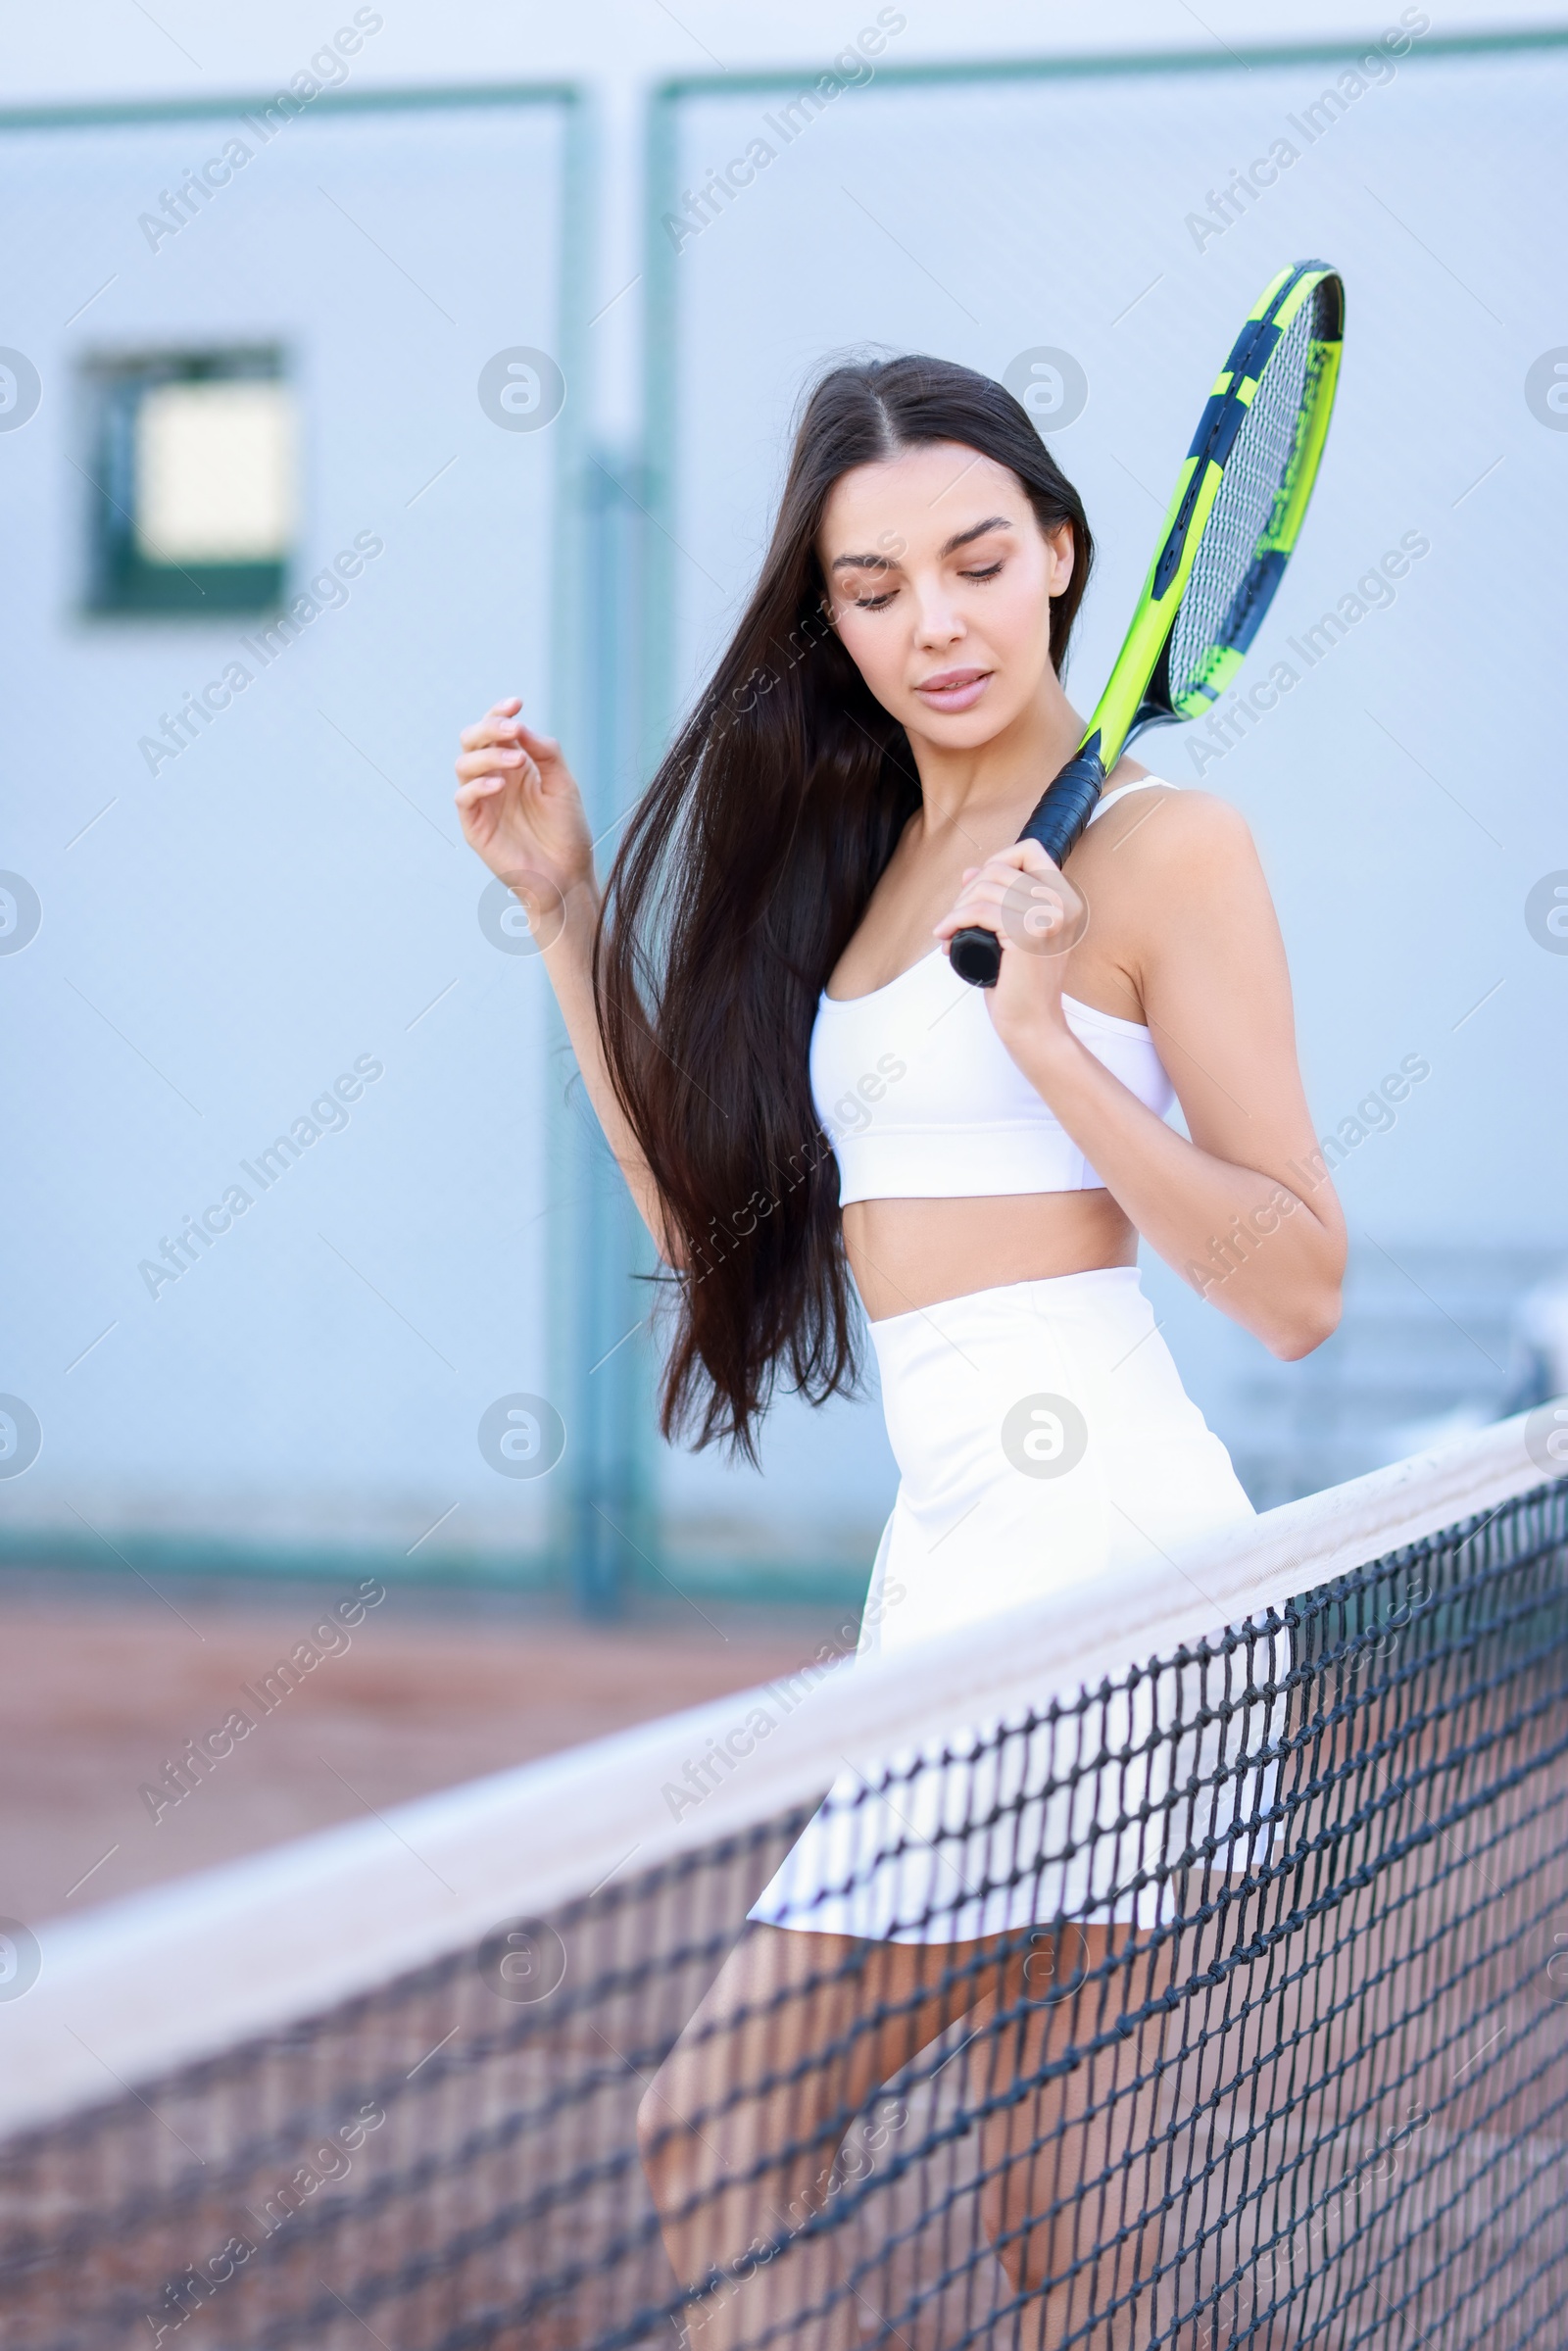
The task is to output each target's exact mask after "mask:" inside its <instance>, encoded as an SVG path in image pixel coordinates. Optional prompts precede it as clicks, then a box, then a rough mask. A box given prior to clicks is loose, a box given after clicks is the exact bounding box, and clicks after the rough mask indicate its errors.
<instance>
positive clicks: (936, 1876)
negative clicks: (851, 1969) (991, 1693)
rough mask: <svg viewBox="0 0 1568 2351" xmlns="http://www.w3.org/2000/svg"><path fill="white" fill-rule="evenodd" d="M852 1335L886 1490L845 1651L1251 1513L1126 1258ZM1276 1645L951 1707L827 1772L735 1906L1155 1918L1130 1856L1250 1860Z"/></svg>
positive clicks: (958, 1922)
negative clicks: (1019, 1709)
mask: <svg viewBox="0 0 1568 2351" xmlns="http://www.w3.org/2000/svg"><path fill="white" fill-rule="evenodd" d="M870 1328H871V1337H872V1340H873V1343H874V1345H875V1347H876V1353H877V1360H878V1364H879V1367H880V1370H881V1379H882V1402H883V1410H884V1413H885V1415H886V1419H887V1429H888V1436H889V1439H890V1441H891V1443H892V1446H893V1451H894V1456H895V1458H896V1459H897V1462H898V1465H899V1472H900V1484H899V1491H898V1496H897V1499H896V1501H895V1503H894V1506H893V1513H892V1516H891V1517H890V1518H889V1520H888V1523H887V1526H886V1528H885V1529H884V1530H883V1535H882V1541H881V1543H880V1544H879V1546H878V1550H877V1556H876V1564H875V1567H874V1569H873V1571H872V1576H871V1584H870V1589H869V1591H868V1592H867V1594H866V1605H865V1614H864V1618H863V1621H862V1624H861V1630H860V1640H859V1651H858V1653H859V1654H860V1655H862V1656H863V1655H866V1654H868V1653H869V1652H871V1651H876V1650H880V1651H883V1652H888V1651H893V1650H897V1649H901V1648H905V1647H908V1646H911V1645H912V1644H914V1643H916V1642H921V1641H930V1640H932V1639H933V1638H934V1637H937V1636H940V1635H941V1634H942V1633H943V1632H944V1631H945V1630H947V1629H949V1628H951V1627H954V1626H956V1625H967V1624H972V1623H973V1622H975V1621H976V1620H977V1619H979V1618H984V1617H986V1616H990V1615H993V1614H995V1613H997V1612H998V1611H1000V1610H1004V1609H1010V1608H1016V1607H1020V1606H1023V1605H1025V1604H1027V1602H1028V1601H1030V1600H1031V1599H1034V1598H1037V1597H1039V1596H1041V1595H1043V1594H1045V1593H1047V1592H1053V1593H1056V1592H1069V1591H1070V1590H1071V1589H1072V1588H1073V1587H1074V1586H1075V1585H1083V1584H1087V1583H1090V1582H1092V1580H1093V1579H1094V1578H1096V1577H1097V1576H1100V1575H1103V1573H1104V1572H1105V1571H1106V1570H1107V1569H1115V1568H1121V1567H1123V1566H1125V1565H1127V1564H1129V1563H1133V1562H1139V1561H1142V1562H1145V1563H1146V1564H1147V1565H1148V1567H1149V1569H1150V1572H1151V1575H1152V1577H1155V1578H1157V1577H1159V1576H1160V1575H1162V1574H1164V1573H1167V1572H1168V1570H1166V1568H1165V1554H1166V1553H1167V1552H1168V1551H1170V1550H1171V1549H1172V1548H1173V1547H1174V1546H1176V1545H1177V1544H1179V1543H1187V1542H1190V1541H1192V1540H1193V1539H1195V1538H1201V1537H1202V1536H1204V1535H1205V1534H1209V1533H1213V1532H1215V1531H1217V1530H1218V1529H1220V1528H1222V1527H1229V1526H1232V1525H1234V1524H1235V1523H1236V1521H1238V1520H1239V1519H1245V1518H1250V1517H1251V1516H1252V1506H1251V1504H1250V1501H1249V1500H1248V1498H1247V1495H1246V1494H1245V1493H1244V1492H1243V1490H1242V1487H1241V1485H1240V1484H1239V1482H1238V1480H1237V1477H1236V1473H1235V1471H1234V1470H1233V1469H1232V1467H1231V1462H1230V1456H1229V1454H1228V1453H1227V1452H1226V1450H1225V1447H1224V1445H1222V1444H1221V1443H1220V1441H1219V1439H1218V1438H1217V1437H1215V1436H1214V1435H1213V1433H1212V1431H1211V1430H1209V1429H1208V1427H1207V1426H1206V1425H1205V1423H1204V1421H1203V1417H1202V1414H1201V1412H1200V1411H1199V1409H1198V1407H1197V1405H1196V1404H1194V1403H1193V1402H1192V1400H1191V1398H1190V1397H1189V1396H1187V1394H1186V1392H1185V1390H1184V1389H1183V1387H1182V1384H1181V1380H1180V1378H1179V1377H1178V1375H1177V1371H1176V1367H1175V1364H1174V1363H1173V1362H1172V1360H1171V1357H1170V1352H1169V1349H1168V1348H1167V1347H1166V1346H1165V1344H1164V1342H1163V1340H1162V1339H1161V1338H1160V1337H1159V1334H1158V1332H1157V1330H1156V1328H1155V1325H1154V1318H1153V1313H1152V1308H1151V1306H1150V1304H1149V1300H1148V1299H1147V1298H1145V1296H1144V1293H1143V1290H1142V1287H1141V1285H1140V1282H1139V1278H1138V1269H1137V1267H1136V1266H1114V1267H1110V1268H1107V1269H1104V1270H1096V1271H1092V1272H1089V1273H1074V1274H1061V1275H1058V1276H1056V1277H1054V1279H1051V1280H1047V1281H1038V1282H1016V1283H1011V1284H1009V1285H1007V1286H1006V1287H1005V1288H1003V1289H996V1290H981V1291H976V1292H974V1293H972V1294H971V1295H970V1296H968V1297H966V1298H952V1299H949V1300H947V1301H946V1302H944V1303H943V1304H941V1305H937V1306H930V1307H923V1308H919V1309H917V1310H916V1311H915V1312H913V1313H909V1314H896V1315H893V1316H891V1317H890V1318H889V1319H888V1320H886V1321H882V1322H874V1323H872V1324H871V1326H870ZM1222 1632H1223V1629H1222V1628H1215V1629H1214V1631H1213V1633H1212V1634H1211V1635H1210V1639H1212V1640H1214V1641H1219V1640H1220V1639H1221V1637H1222ZM1284 1647H1285V1643H1284V1641H1283V1640H1280V1639H1278V1638H1276V1640H1275V1641H1268V1640H1267V1639H1261V1640H1258V1641H1252V1642H1251V1643H1250V1650H1249V1647H1242V1648H1239V1649H1236V1650H1234V1652H1233V1654H1232V1655H1230V1656H1229V1657H1223V1658H1211V1659H1210V1660H1209V1661H1208V1662H1207V1663H1206V1664H1203V1665H1200V1664H1197V1663H1193V1664H1182V1665H1180V1666H1176V1665H1172V1666H1170V1667H1168V1668H1166V1670H1165V1671H1164V1672H1162V1673H1160V1674H1158V1675H1156V1676H1153V1677H1149V1676H1144V1677H1142V1678H1140V1677H1137V1676H1134V1677H1133V1679H1132V1684H1131V1686H1130V1687H1127V1688H1122V1689H1120V1690H1117V1689H1114V1688H1113V1689H1112V1690H1110V1692H1109V1693H1108V1694H1104V1693H1102V1694H1101V1695H1099V1696H1097V1697H1095V1698H1094V1699H1092V1700H1084V1701H1081V1702H1078V1703H1076V1704H1075V1703H1074V1701H1075V1698H1076V1693H1075V1692H1074V1691H1072V1690H1060V1691H1055V1692H1053V1691H1050V1690H1048V1691H1043V1692H1042V1711H1044V1709H1045V1706H1046V1703H1047V1701H1048V1700H1049V1699H1050V1698H1051V1697H1052V1696H1053V1695H1058V1696H1060V1697H1062V1698H1063V1699H1064V1701H1065V1704H1064V1707H1063V1708H1062V1709H1061V1710H1060V1711H1058V1713H1057V1714H1056V1716H1055V1718H1054V1719H1049V1718H1048V1719H1042V1720H1038V1721H1034V1722H1029V1721H1028V1719H1027V1718H1018V1719H1017V1720H1014V1719H1013V1718H1006V1719H1004V1718H1002V1717H998V1718H996V1719H994V1720H991V1721H987V1722H981V1723H968V1724H962V1725H955V1726H954V1729H953V1731H952V1732H951V1733H949V1734H948V1735H947V1736H946V1737H945V1738H944V1739H939V1740H934V1741H932V1742H929V1743H925V1744H922V1745H920V1746H918V1747H911V1748H909V1749H907V1750H906V1751H904V1752H902V1753H899V1754H895V1755H890V1756H888V1757H886V1758H884V1759H882V1760H880V1761H878V1762H876V1763H866V1764H864V1765H863V1766H861V1767H859V1768H854V1767H851V1766H849V1765H846V1768H845V1770H844V1771H842V1772H841V1773H840V1774H839V1776H838V1778H837V1779H836V1780H835V1782H834V1784H833V1787H832V1788H831V1789H830V1791H829V1793H828V1795H827V1797H826V1799H825V1801H824V1802H823V1804H822V1806H821V1808H820V1810H819V1811H818V1812H817V1813H816V1814H815V1815H814V1817H813V1818H812V1819H811V1820H810V1821H809V1823H808V1825H807V1827H806V1830H805V1832H804V1833H803V1835H802V1836H801V1837H800V1838H799V1839H798V1841H797V1842H796V1844H795V1845H794V1846H793V1847H792V1848H791V1850H790V1852H789V1853H788V1855H787V1856H786V1858H785V1860H784V1863H783V1866H782V1868H780V1869H779V1871H778V1872H777V1873H776V1875H775V1876H774V1877H773V1879H772V1880H771V1881H770V1883H769V1884H768V1885H767V1886H765V1887H764V1888H763V1891H762V1892H761V1894H760V1896H759V1898H758V1900H757V1902H756V1903H755V1904H754V1906H753V1908H752V1910H751V1912H750V1916H751V1917H752V1918H753V1919H757V1920H760V1921H761V1922H763V1923H765V1924H767V1925H770V1926H775V1927H793V1928H799V1929H804V1930H809V1931H814V1932H816V1933H818V1934H834V1935H856V1936H861V1937H870V1938H873V1939H876V1940H879V1941H887V1940H890V1941H894V1942H939V1943H940V1942H956V1941H968V1940H971V1939H973V1938H977V1937H979V1936H983V1935H1002V1934H1008V1933H1011V1932H1014V1931H1015V1930H1017V1929H1019V1928H1023V1927H1028V1926H1031V1925H1037V1924H1038V1925H1046V1924H1051V1923H1053V1922H1056V1921H1061V1920H1072V1919H1079V1920H1086V1919H1133V1920H1137V1921H1140V1922H1142V1923H1145V1924H1153V1923H1155V1922H1156V1920H1157V1919H1158V1918H1160V1917H1161V1916H1164V1915H1169V1912H1170V1907H1171V1905H1170V1900H1169V1896H1168V1895H1167V1894H1165V1892H1164V1886H1165V1879H1164V1877H1162V1876H1151V1875H1150V1873H1151V1872H1153V1871H1157V1870H1158V1869H1159V1867H1160V1865H1161V1863H1162V1862H1164V1861H1165V1860H1166V1858H1167V1857H1168V1856H1169V1855H1170V1854H1171V1853H1172V1852H1173V1851H1175V1852H1178V1853H1179V1852H1180V1851H1182V1850H1183V1849H1184V1848H1189V1847H1190V1846H1191V1845H1192V1843H1193V1840H1194V1839H1201V1838H1203V1837H1214V1838H1218V1839H1219V1840H1220V1849H1221V1858H1219V1859H1218V1860H1213V1859H1212V1858H1211V1861H1210V1866H1212V1867H1218V1868H1221V1869H1224V1868H1227V1867H1229V1868H1235V1869H1240V1868H1243V1867H1245V1866H1247V1865H1248V1862H1249V1861H1255V1860H1256V1859H1257V1858H1258V1856H1259V1850H1260V1846H1259V1837H1260V1835H1261V1836H1264V1837H1266V1829H1264V1830H1262V1831H1259V1829H1258V1827H1257V1823H1258V1819H1259V1814H1260V1813H1264V1812H1266V1811H1267V1809H1268V1806H1269V1805H1270V1803H1271V1802H1272V1800H1273V1787H1272V1775H1273V1766H1272V1765H1271V1764H1269V1763H1267V1762H1266V1761H1264V1760H1262V1759H1260V1758H1259V1756H1258V1750H1259V1748H1260V1747H1261V1746H1262V1745H1264V1744H1265V1743H1266V1741H1267V1739H1268V1737H1269V1736H1270V1734H1271V1732H1272V1730H1273V1729H1274V1728H1275V1727H1276V1718H1277V1717H1278V1716H1279V1715H1280V1714H1281V1713H1282V1710H1283V1701H1282V1699H1281V1698H1278V1697H1265V1698H1263V1699H1262V1700H1259V1699H1257V1698H1256V1696H1255V1694H1254V1697H1253V1699H1252V1701H1251V1702H1250V1703H1249V1702H1246V1701H1245V1697H1240V1698H1239V1696H1238V1693H1245V1690H1246V1689H1247V1687H1248V1683H1249V1676H1250V1677H1251V1679H1252V1686H1253V1689H1254V1692H1255V1689H1256V1686H1257V1684H1258V1683H1260V1682H1261V1681H1262V1680H1263V1679H1264V1678H1265V1677H1266V1678H1267V1680H1269V1681H1273V1680H1275V1679H1276V1678H1281V1679H1282V1678H1283V1672H1284V1668H1285V1664H1286V1662H1287V1660H1286V1658H1285V1656H1284V1654H1283V1650H1284ZM1276 1650H1278V1651H1280V1652H1281V1653H1280V1654H1278V1655H1276V1654H1275V1651H1276ZM1145 1662H1147V1660H1137V1659H1135V1658H1134V1657H1132V1656H1131V1655H1130V1656H1129V1658H1128V1665H1129V1668H1131V1667H1133V1666H1134V1665H1135V1664H1136V1663H1145ZM1228 1701H1229V1702H1228ZM1249 1758H1252V1759H1253V1760H1251V1761H1249ZM1129 1816H1131V1817H1129ZM1245 1822H1250V1823H1251V1824H1252V1826H1251V1828H1250V1831H1248V1832H1247V1834H1245V1835H1243V1834H1241V1833H1240V1832H1239V1830H1238V1828H1237V1824H1240V1823H1245Z"/></svg>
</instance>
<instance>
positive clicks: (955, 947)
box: [948, 922, 1002, 988]
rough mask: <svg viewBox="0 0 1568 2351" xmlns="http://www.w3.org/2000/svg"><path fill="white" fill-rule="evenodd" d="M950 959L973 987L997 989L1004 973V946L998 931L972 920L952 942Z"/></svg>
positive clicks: (956, 932) (960, 977) (957, 971)
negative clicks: (999, 938)
mask: <svg viewBox="0 0 1568 2351" xmlns="http://www.w3.org/2000/svg"><path fill="white" fill-rule="evenodd" d="M948 960H949V962H950V963H951V964H952V965H953V968H954V970H955V971H956V973H957V975H958V977H959V979H960V980H967V981H968V983H969V985H970V987H971V988H994V987H995V986H996V984H997V981H998V980H999V978H1000V977H1001V975H1002V947H1001V943H1000V942H999V940H998V938H997V934H996V932H995V931H988V930H986V929H985V928H984V927H983V925H982V924H980V923H977V922H971V923H969V924H967V925H966V926H965V928H964V929H963V930H961V931H955V932H954V934H953V937H952V938H951V939H950V940H949V942H948Z"/></svg>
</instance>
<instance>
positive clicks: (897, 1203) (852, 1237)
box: [844, 1191, 1138, 1322]
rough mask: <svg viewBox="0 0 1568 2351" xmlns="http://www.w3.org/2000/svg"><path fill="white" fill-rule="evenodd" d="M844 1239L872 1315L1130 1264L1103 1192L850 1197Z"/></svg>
mask: <svg viewBox="0 0 1568 2351" xmlns="http://www.w3.org/2000/svg"><path fill="white" fill-rule="evenodd" d="M844 1246H845V1249H846V1250H847V1252H848V1254H849V1260H850V1270H851V1272H852V1273H853V1274H854V1276H855V1284H856V1288H857V1289H858V1291H859V1293H860V1298H861V1302H862V1303H863V1305H864V1307H865V1311H866V1313H867V1315H868V1316H869V1317H870V1319H871V1321H872V1322H883V1321H886V1319H887V1318H888V1316H890V1315H893V1314H908V1313H910V1312H912V1311H913V1310H914V1308H916V1307H918V1306H935V1305H940V1303H941V1302H942V1300H943V1299H944V1298H965V1297H967V1296H968V1294H969V1293H970V1292H971V1291H974V1290H997V1289H1001V1288H1002V1287H1003V1286H1004V1285H1005V1284H1006V1283H1009V1282H1042V1281H1048V1280H1050V1279H1051V1277H1052V1276H1053V1275H1055V1274H1063V1273H1089V1272H1091V1271H1093V1270H1095V1269H1096V1268H1099V1267H1103V1266H1107V1265H1134V1264H1136V1263H1137V1261H1138V1235H1137V1233H1136V1232H1135V1231H1134V1229H1133V1227H1132V1225H1131V1224H1130V1222H1129V1221H1128V1219H1127V1218H1126V1217H1125V1216H1124V1215H1123V1214H1122V1211H1121V1209H1120V1208H1118V1206H1117V1205H1116V1202H1115V1201H1114V1200H1112V1199H1111V1197H1110V1194H1109V1193H1108V1192H1104V1191H1095V1192H1028V1193H1007V1194H1003V1195H999V1196H995V1197H989V1198H984V1199H969V1200H851V1201H850V1203H849V1205H848V1206H847V1207H846V1208H845V1210H844Z"/></svg>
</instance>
